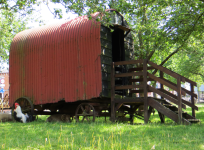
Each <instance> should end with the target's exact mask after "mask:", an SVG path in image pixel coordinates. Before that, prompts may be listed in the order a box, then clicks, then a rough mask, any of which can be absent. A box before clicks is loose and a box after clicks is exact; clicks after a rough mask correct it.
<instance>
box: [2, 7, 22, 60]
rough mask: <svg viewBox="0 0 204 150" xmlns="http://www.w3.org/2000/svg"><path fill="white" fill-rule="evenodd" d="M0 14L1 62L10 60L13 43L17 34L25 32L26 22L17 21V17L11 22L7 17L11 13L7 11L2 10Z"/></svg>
mask: <svg viewBox="0 0 204 150" xmlns="http://www.w3.org/2000/svg"><path fill="white" fill-rule="evenodd" d="M0 12H1V14H0V20H1V22H0V29H1V30H0V58H1V60H8V58H9V56H8V55H9V49H10V44H11V41H12V40H13V37H14V36H15V34H16V33H18V32H20V31H22V30H25V24H26V20H24V21H22V20H20V19H17V17H16V15H14V16H13V19H12V20H10V18H9V17H7V14H8V13H9V12H8V11H7V10H1V11H0Z"/></svg>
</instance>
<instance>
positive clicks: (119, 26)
mask: <svg viewBox="0 0 204 150" xmlns="http://www.w3.org/2000/svg"><path fill="white" fill-rule="evenodd" d="M113 25H114V27H116V28H119V29H121V30H123V31H130V30H131V29H129V28H127V27H124V26H121V25H119V24H113Z"/></svg>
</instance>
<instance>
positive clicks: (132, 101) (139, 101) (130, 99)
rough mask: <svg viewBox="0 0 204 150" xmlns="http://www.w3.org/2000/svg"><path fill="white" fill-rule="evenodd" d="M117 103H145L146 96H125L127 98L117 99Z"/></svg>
mask: <svg viewBox="0 0 204 150" xmlns="http://www.w3.org/2000/svg"><path fill="white" fill-rule="evenodd" d="M114 101H115V103H144V98H140V97H137V98H125V99H115V100H114Z"/></svg>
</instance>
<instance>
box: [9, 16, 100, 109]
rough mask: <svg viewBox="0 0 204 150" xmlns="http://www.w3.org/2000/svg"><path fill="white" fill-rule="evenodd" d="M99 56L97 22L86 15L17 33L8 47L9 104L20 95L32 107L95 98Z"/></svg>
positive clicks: (98, 91) (98, 25)
mask: <svg viewBox="0 0 204 150" xmlns="http://www.w3.org/2000/svg"><path fill="white" fill-rule="evenodd" d="M95 15H98V13H96V14H95ZM100 54H101V47H100V23H98V22H96V21H95V20H94V19H93V20H89V19H88V18H87V16H82V17H78V18H76V19H73V20H70V21H64V22H63V23H61V22H60V23H56V24H53V25H47V26H42V27H38V28H34V29H30V30H25V31H22V32H20V33H18V34H17V35H16V36H15V37H14V39H13V41H12V44H11V48H10V62H9V64H10V67H9V72H10V104H11V105H12V103H13V102H14V101H15V100H16V99H17V98H19V97H22V96H26V97H29V98H31V99H32V101H33V102H34V104H45V103H54V102H57V101H59V100H60V99H65V100H66V101H67V102H74V101H77V100H85V99H91V98H94V97H98V96H99V95H100V92H101V89H102V87H101V60H100Z"/></svg>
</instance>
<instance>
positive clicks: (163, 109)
mask: <svg viewBox="0 0 204 150" xmlns="http://www.w3.org/2000/svg"><path fill="white" fill-rule="evenodd" d="M148 100H149V105H150V106H151V107H153V108H155V109H156V110H157V111H159V112H160V113H161V114H163V115H165V116H167V117H169V118H170V119H171V120H173V121H175V122H176V123H178V122H179V118H178V114H176V113H175V112H174V111H172V110H170V109H169V108H167V107H165V106H163V105H162V104H160V103H159V102H157V101H155V100H154V99H152V98H149V99H148ZM182 122H183V124H186V125H187V124H190V122H189V121H188V120H186V119H184V118H183V119H182Z"/></svg>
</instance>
